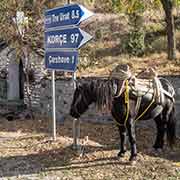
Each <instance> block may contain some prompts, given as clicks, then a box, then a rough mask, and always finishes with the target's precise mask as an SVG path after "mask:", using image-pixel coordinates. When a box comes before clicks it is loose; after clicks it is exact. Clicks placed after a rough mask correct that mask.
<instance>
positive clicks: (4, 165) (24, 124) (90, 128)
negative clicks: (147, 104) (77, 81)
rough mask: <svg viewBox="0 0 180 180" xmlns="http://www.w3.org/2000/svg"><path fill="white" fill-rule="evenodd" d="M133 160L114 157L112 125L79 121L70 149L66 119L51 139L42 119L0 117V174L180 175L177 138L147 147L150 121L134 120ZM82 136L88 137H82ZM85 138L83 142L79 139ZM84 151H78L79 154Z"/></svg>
mask: <svg viewBox="0 0 180 180" xmlns="http://www.w3.org/2000/svg"><path fill="white" fill-rule="evenodd" d="M136 131H137V132H136V133H137V146H138V152H139V153H138V160H137V162H136V164H131V163H129V161H128V157H129V151H128V152H127V154H126V156H125V157H124V158H122V159H118V158H117V157H116V155H117V153H118V146H119V136H118V131H117V128H116V127H115V125H114V124H113V123H112V124H111V123H110V124H93V123H87V122H81V140H80V142H81V143H84V146H83V147H81V149H80V150H79V151H75V150H73V148H72V142H73V140H72V121H71V120H67V121H65V123H64V124H58V125H57V141H56V142H53V141H52V140H51V137H50V134H51V133H50V132H51V125H50V122H49V120H48V119H40V118H36V120H16V121H7V120H5V119H3V118H2V119H0V156H1V160H0V179H2V180H6V179H13V180H14V179H23V180H24V179H25V180H26V179H27V180H29V179H31V180H32V179H38V180H39V179H47V180H56V179H57V180H58V179H59V180H61V179H62V180H100V179H102V180H116V179H129V180H130V179H132V180H134V179H138V180H139V179H143V180H145V179H158V180H161V179H162V180H165V179H168V180H175V179H180V140H178V141H177V144H176V146H175V148H174V149H173V150H171V149H169V148H167V146H166V147H165V149H164V150H163V151H162V152H159V153H155V152H154V151H152V148H151V147H152V145H153V141H154V137H155V130H154V125H153V124H152V123H151V122H149V125H148V127H147V125H146V122H143V123H138V124H137V128H136ZM87 137H88V141H87ZM85 140H86V141H85ZM82 152H84V155H82Z"/></svg>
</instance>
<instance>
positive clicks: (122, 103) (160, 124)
mask: <svg viewBox="0 0 180 180" xmlns="http://www.w3.org/2000/svg"><path fill="white" fill-rule="evenodd" d="M160 82H161V84H162V86H163V87H164V89H166V90H165V91H166V92H167V93H165V94H164V100H163V102H156V101H155V100H154V95H153V94H152V93H150V92H149V91H147V92H146V93H145V94H143V95H142V96H141V103H140V104H139V108H138V112H137V113H134V112H135V109H136V107H137V105H136V104H137V101H138V97H137V95H134V93H133V90H132V88H131V87H130V83H127V87H128V88H129V91H128V92H127V91H124V92H122V93H121V94H120V95H118V96H117V90H115V89H117V83H118V80H116V79H115V80H113V79H104V80H102V79H101V80H100V79H99V80H90V81H86V82H83V83H77V86H76V89H75V91H74V94H73V100H72V103H71V107H70V115H71V116H72V117H73V118H80V116H81V115H82V114H83V113H84V112H85V111H86V110H87V109H88V107H89V105H90V104H92V103H95V105H96V107H97V108H98V109H99V110H101V111H103V110H108V111H109V112H111V114H112V116H113V118H114V120H115V123H116V125H117V127H118V130H119V135H120V150H119V152H118V157H123V156H124V155H125V152H126V148H125V138H126V133H127V134H128V139H129V142H130V149H131V151H130V152H131V153H130V157H129V161H136V159H137V146H136V136H135V122H136V120H137V118H138V120H148V119H153V120H154V121H155V123H156V127H157V134H156V140H155V143H154V146H153V147H154V148H155V149H156V150H158V149H162V148H163V145H164V135H165V133H166V134H167V141H168V144H169V145H170V146H171V147H172V146H173V145H174V144H175V138H176V134H175V127H176V119H175V102H174V97H173V96H174V89H173V87H172V85H171V84H170V83H169V81H168V80H167V79H161V80H160ZM115 87H116V88H115ZM127 101H128V103H127Z"/></svg>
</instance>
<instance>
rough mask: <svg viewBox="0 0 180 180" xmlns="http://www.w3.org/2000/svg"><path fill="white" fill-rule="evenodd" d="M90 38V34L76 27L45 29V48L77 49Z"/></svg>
mask: <svg viewBox="0 0 180 180" xmlns="http://www.w3.org/2000/svg"><path fill="white" fill-rule="evenodd" d="M91 39H92V36H91V35H89V34H88V33H86V32H85V31H83V30H81V29H80V28H77V27H76V28H72V29H61V30H54V31H47V32H45V48H47V49H49V48H50V49H51V48H53V49H78V48H80V47H81V46H82V45H84V44H85V43H87V42H88V41H89V40H91Z"/></svg>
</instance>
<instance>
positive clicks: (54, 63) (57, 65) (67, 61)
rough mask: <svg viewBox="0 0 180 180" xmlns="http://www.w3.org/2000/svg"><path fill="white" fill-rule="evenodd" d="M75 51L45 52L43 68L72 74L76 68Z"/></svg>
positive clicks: (76, 54)
mask: <svg viewBox="0 0 180 180" xmlns="http://www.w3.org/2000/svg"><path fill="white" fill-rule="evenodd" d="M77 61H78V52H77V51H70V52H67V51H46V52H45V66H46V68H48V69H54V70H63V71H70V72H74V71H76V68H77Z"/></svg>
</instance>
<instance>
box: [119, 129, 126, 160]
mask: <svg viewBox="0 0 180 180" xmlns="http://www.w3.org/2000/svg"><path fill="white" fill-rule="evenodd" d="M118 128H119V135H120V140H121V142H120V151H119V153H118V157H123V156H124V154H125V152H126V148H125V142H126V128H125V126H118Z"/></svg>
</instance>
